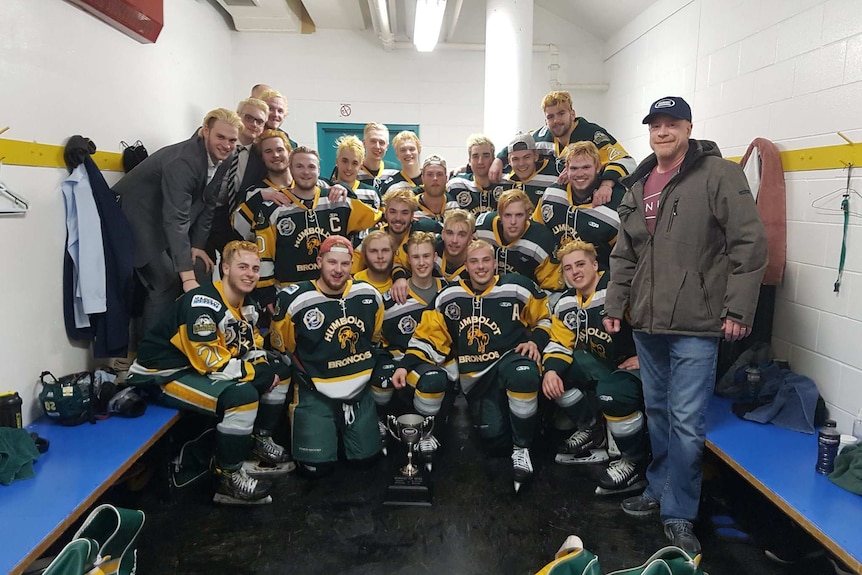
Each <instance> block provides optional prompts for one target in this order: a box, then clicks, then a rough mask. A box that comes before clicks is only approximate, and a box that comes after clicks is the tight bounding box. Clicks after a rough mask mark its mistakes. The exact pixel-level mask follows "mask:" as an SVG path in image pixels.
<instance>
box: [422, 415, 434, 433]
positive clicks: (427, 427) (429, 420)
mask: <svg viewBox="0 0 862 575" xmlns="http://www.w3.org/2000/svg"><path fill="white" fill-rule="evenodd" d="M434 417H435V416H433V415H429V416H427V417H426V418H425V421H423V422H422V439H425V438H427V437H428V436H429V435H431V434H432V433H433V432H434V424H435V423H436V422H437V420H436V419H435V418H434Z"/></svg>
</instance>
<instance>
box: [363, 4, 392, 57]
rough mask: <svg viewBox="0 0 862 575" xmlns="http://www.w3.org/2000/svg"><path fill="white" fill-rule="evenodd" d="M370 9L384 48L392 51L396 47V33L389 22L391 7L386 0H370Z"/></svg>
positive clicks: (372, 20)
mask: <svg viewBox="0 0 862 575" xmlns="http://www.w3.org/2000/svg"><path fill="white" fill-rule="evenodd" d="M368 10H369V12H370V13H371V25H372V26H373V27H374V31H375V32H376V33H377V37H378V38H379V39H380V42H381V43H382V44H383V49H384V50H386V51H387V52H391V51H392V50H394V49H395V35H394V34H393V33H392V27H391V26H390V24H389V8H388V7H387V4H386V0H368Z"/></svg>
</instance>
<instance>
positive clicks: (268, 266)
mask: <svg viewBox="0 0 862 575" xmlns="http://www.w3.org/2000/svg"><path fill="white" fill-rule="evenodd" d="M289 164H290V171H291V173H292V174H293V180H294V184H293V187H292V188H290V189H286V188H283V189H281V192H282V193H283V194H285V195H286V196H287V197H289V198H290V200H291V203H290V205H288V206H278V207H276V208H275V209H273V210H272V213H271V214H270V215H269V217H268V218H265V219H263V220H262V221H261V219H260V218H259V217H258V218H256V220H255V221H256V222H260V223H259V224H258V225H257V226H255V227H256V229H255V232H256V234H257V243H258V245H259V246H260V255H261V280H260V289H259V290H258V293H259V294H260V295H259V299H260V301H261V303H264V304H269V303H272V301H273V300H274V299H275V286H278V285H285V284H290V283H296V282H298V281H302V280H307V279H311V278H314V277H315V276H316V275H317V271H318V267H317V266H318V262H317V250H318V249H319V247H320V245H321V244H322V243H323V241H324V240H325V239H326V237H327V236H329V235H331V234H338V233H342V234H351V233H356V232H360V231H362V230H366V229H368V228H370V227H372V226H373V225H375V224H376V223H377V221H378V220H379V219H380V212H378V211H376V210H374V209H373V208H371V207H369V206H367V205H366V204H364V203H362V202H361V201H359V200H357V199H355V198H350V197H348V198H344V199H340V200H338V201H333V200H330V198H329V190H328V189H321V188H320V187H319V186H318V177H319V175H320V156H319V155H318V154H317V151H316V150H312V149H310V148H306V147H304V146H300V147H298V148H295V149H294V150H293V151H291V152H290V158H289ZM251 201H252V200H249V203H251Z"/></svg>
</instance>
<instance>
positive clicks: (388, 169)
mask: <svg viewBox="0 0 862 575" xmlns="http://www.w3.org/2000/svg"><path fill="white" fill-rule="evenodd" d="M362 144H363V145H364V146H365V160H364V161H363V162H362V168H361V169H360V170H359V175H358V178H359V181H360V182H362V183H364V184H368V185H370V186H372V187H373V188H374V189H375V190H377V191H378V194H379V195H380V196H382V195H383V194H382V193H380V184H382V183H383V181H384V180H386V179H387V178H389V177H390V176H394V175H395V174H397V173H398V170H397V169H395V167H394V166H390V165H389V164H388V163H387V162H386V161H385V160H384V159H383V156H385V155H386V150H387V149H388V148H389V129H388V128H387V127H386V126H384V125H383V124H378V123H377V122H370V123H368V124H365V129H364V130H363V131H362Z"/></svg>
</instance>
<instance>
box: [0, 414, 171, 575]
mask: <svg viewBox="0 0 862 575" xmlns="http://www.w3.org/2000/svg"><path fill="white" fill-rule="evenodd" d="M178 419H179V412H178V411H177V410H175V409H167V408H164V407H160V406H157V405H148V406H147V411H146V413H145V414H144V415H142V416H141V417H137V418H134V419H124V418H121V417H111V418H108V419H106V420H104V421H99V422H98V423H96V424H95V425H90V424H89V423H85V424H83V425H79V426H77V427H63V426H60V425H57V424H56V423H53V422H51V421H48V420H47V418H45V417H42V418H41V419H39V420H38V421H36V422H34V423H33V424H32V425H30V426H29V427H28V430H29V431H34V432H36V433H38V434H39V435H40V436H42V437H44V438H45V439H47V440H49V441H50V442H51V445H50V448H49V449H48V451H47V453H45V454H43V455H42V457H40V458H39V460H38V461H36V464H35V470H36V477H33V478H32V479H26V480H23V481H16V482H14V483H12V484H11V485H8V486H2V485H0V573H10V574H12V575H18V574H19V573H21V572H22V571H23V570H24V569H25V568H27V566H28V565H30V563H32V562H33V561H35V560H36V559H38V558H39V557H40V556H41V555H42V554H43V553H44V552H45V551H46V550H47V549H48V547H49V546H50V545H51V544H52V543H53V542H54V541H55V540H56V539H57V538H58V537H60V536H61V535H62V534H63V533H64V532H65V531H66V530H67V529H68V528H69V527H70V526H71V525H72V524H73V523H74V522H75V520H76V519H78V518H79V517H80V516H81V515H82V514H84V513H86V512H87V511H88V510H89V509H90V507H92V506H93V504H94V503H95V502H96V500H97V499H98V498H99V496H100V495H102V493H104V492H105V490H107V489H108V488H109V487H110V486H111V485H113V484H114V483H115V482H116V481H117V479H119V478H120V477H121V476H122V475H123V473H125V472H126V471H127V470H128V469H129V467H131V466H132V464H133V463H134V462H135V461H136V460H137V459H138V458H139V457H140V456H141V455H142V454H143V453H144V452H145V451H147V450H148V449H149V448H150V447H151V446H152V445H153V444H154V443H155V442H156V440H158V439H159V438H160V437H161V436H162V435H164V434H165V432H166V431H167V430H168V429H170V428H171V426H172V425H173V424H174V423H176V421H177V420H178Z"/></svg>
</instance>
